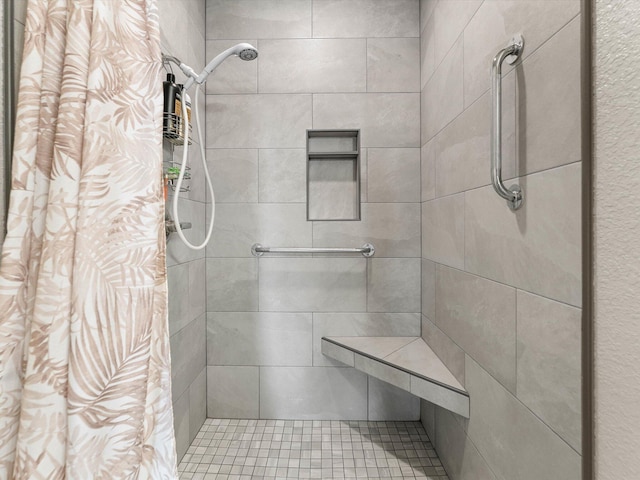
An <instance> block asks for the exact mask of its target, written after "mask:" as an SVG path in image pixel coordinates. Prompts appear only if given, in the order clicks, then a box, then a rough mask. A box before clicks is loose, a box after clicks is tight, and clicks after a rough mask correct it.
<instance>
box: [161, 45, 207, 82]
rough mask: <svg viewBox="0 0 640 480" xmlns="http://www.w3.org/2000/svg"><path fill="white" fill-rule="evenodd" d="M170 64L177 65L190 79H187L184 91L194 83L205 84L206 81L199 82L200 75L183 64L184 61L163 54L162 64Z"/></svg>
mask: <svg viewBox="0 0 640 480" xmlns="http://www.w3.org/2000/svg"><path fill="white" fill-rule="evenodd" d="M170 62H173V63H175V64H176V65H177V66H178V67H179V68H180V70H182V73H184V74H185V75H186V76H187V77H189V78H188V79H187V81H186V82H185V84H184V89H185V90H187V89H188V88H189V87H191V85H193V83H194V82H197V83H199V84H202V83H204V79H203V80H202V81H201V82H198V78H199V75H198V74H197V73H196V72H195V70H194V69H193V68H191V67H190V66H189V65H187V64H185V63H182V61H181V60H180V59H179V58H176V57H174V56H171V55H165V54H164V53H163V54H162V63H170ZM205 78H206V76H205Z"/></svg>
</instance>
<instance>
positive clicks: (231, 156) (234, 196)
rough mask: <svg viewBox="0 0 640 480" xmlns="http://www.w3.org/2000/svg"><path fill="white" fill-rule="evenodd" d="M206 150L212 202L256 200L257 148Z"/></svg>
mask: <svg viewBox="0 0 640 480" xmlns="http://www.w3.org/2000/svg"><path fill="white" fill-rule="evenodd" d="M206 154H207V165H208V167H209V174H210V175H211V182H212V183H213V191H214V194H215V196H216V203H229V202H257V201H258V192H257V190H258V188H257V187H258V150H248V149H244V148H242V149H241V148H234V149H229V148H210V149H207V151H206Z"/></svg>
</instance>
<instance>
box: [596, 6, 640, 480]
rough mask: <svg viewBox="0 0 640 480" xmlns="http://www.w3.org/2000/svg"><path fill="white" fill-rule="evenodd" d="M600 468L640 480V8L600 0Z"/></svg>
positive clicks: (604, 479) (607, 475)
mask: <svg viewBox="0 0 640 480" xmlns="http://www.w3.org/2000/svg"><path fill="white" fill-rule="evenodd" d="M594 13H595V18H594V34H595V35H594V41H595V55H594V66H595V72H594V75H595V78H594V85H595V119H594V126H595V161H594V195H595V199H594V200H595V208H594V215H595V241H594V248H595V251H594V267H595V271H594V285H595V299H594V300H595V309H594V312H595V437H596V445H595V471H596V478H597V479H598V480H614V479H615V480H619V479H631V478H640V454H639V452H640V195H638V193H637V192H638V191H640V161H639V160H640V158H639V157H640V155H639V154H640V76H639V72H640V57H639V56H638V50H639V49H640V4H639V3H638V2H637V1H634V0H631V1H620V0H596V1H595V11H594Z"/></svg>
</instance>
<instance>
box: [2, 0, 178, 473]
mask: <svg viewBox="0 0 640 480" xmlns="http://www.w3.org/2000/svg"><path fill="white" fill-rule="evenodd" d="M25 35H26V38H25V49H24V56H23V64H22V71H21V80H20V94H19V99H18V116H17V119H16V136H15V147H14V156H13V172H12V192H11V201H10V212H9V216H8V234H7V237H6V240H5V242H4V245H3V249H2V258H1V264H0V479H27V478H28V479H54V480H56V479H78V480H89V479H129V478H131V479H133V478H135V479H153V480H160V479H175V478H177V473H176V458H175V441H174V436H173V418H172V408H171V398H170V370H169V337H168V335H169V334H168V325H167V308H166V302H167V293H166V267H165V259H164V255H165V242H164V229H163V225H164V224H163V216H164V203H163V195H162V184H161V176H162V145H161V142H162V140H161V129H162V97H161V95H162V91H161V83H160V71H161V62H160V40H159V32H158V18H157V8H156V5H155V0H30V1H29V5H28V13H27V23H26V32H25Z"/></svg>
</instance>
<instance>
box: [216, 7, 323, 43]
mask: <svg viewBox="0 0 640 480" xmlns="http://www.w3.org/2000/svg"><path fill="white" fill-rule="evenodd" d="M309 36H311V0H207V39H215V38H223V39H228V38H235V39H239V40H242V41H246V39H247V38H300V37H309Z"/></svg>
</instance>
